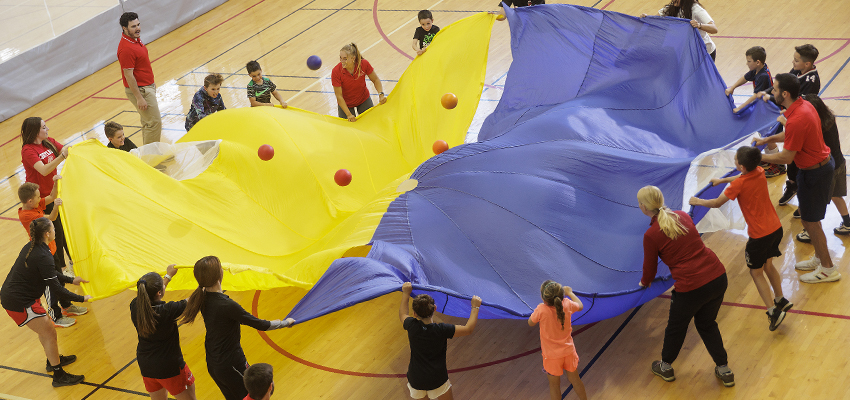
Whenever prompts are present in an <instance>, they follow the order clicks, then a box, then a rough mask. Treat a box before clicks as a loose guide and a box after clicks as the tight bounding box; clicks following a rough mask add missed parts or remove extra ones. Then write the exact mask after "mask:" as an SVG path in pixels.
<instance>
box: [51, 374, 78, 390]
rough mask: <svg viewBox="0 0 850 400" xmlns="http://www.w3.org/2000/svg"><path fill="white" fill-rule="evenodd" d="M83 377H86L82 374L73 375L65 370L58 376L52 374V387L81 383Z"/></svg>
mask: <svg viewBox="0 0 850 400" xmlns="http://www.w3.org/2000/svg"><path fill="white" fill-rule="evenodd" d="M85 379H86V377H85V376H84V375H73V374H69V373H67V372H66V373H64V374H62V375H60V376H59V377H57V376H56V374H54V375H53V387H60V386H71V385H76V384H78V383H82V382H83V381H84V380H85Z"/></svg>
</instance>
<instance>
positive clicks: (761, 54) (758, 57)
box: [744, 46, 767, 64]
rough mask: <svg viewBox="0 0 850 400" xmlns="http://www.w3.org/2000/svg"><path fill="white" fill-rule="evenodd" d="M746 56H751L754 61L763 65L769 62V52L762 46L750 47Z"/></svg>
mask: <svg viewBox="0 0 850 400" xmlns="http://www.w3.org/2000/svg"><path fill="white" fill-rule="evenodd" d="M744 55H746V56H750V58H752V59H753V61H761V63H762V64H764V63H765V62H766V61H767V52H766V51H764V47H761V46H753V47H750V48H749V49H747V53H746V54H744Z"/></svg>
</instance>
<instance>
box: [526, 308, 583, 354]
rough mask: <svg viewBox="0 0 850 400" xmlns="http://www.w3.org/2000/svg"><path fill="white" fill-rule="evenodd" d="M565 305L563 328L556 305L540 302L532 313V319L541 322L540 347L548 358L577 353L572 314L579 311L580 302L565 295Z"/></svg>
mask: <svg viewBox="0 0 850 400" xmlns="http://www.w3.org/2000/svg"><path fill="white" fill-rule="evenodd" d="M561 305H563V306H564V314H565V315H564V326H563V329H561V321H559V320H558V312H557V311H556V310H555V307H554V306H547V305H546V304H545V303H540V304H538V305H537V308H535V309H534V312H533V313H531V321H532V322H535V323H537V322H539V323H540V348H541V349H542V350H543V356H544V357H546V358H563V357H570V356H573V355H575V356H576V357H577V356H578V355H577V353H576V348H575V345H574V344H573V335H572V332H573V326H572V322H571V318H572V314H573V313H574V312H576V311H578V308H579V307H578V303H576V302H574V301H572V300H570V299H568V298H566V297H564V301H563V302H562V303H561Z"/></svg>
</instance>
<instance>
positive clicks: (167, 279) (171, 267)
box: [162, 264, 177, 294]
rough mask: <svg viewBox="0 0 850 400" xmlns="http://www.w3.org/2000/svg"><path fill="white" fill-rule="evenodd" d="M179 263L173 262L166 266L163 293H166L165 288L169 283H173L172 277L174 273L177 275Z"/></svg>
mask: <svg viewBox="0 0 850 400" xmlns="http://www.w3.org/2000/svg"><path fill="white" fill-rule="evenodd" d="M176 267H177V264H171V265H169V266H167V267H165V276H164V277H162V293H163V294H164V293H165V288H167V287H168V284H169V283H171V279H173V278H174V275H177V268H176Z"/></svg>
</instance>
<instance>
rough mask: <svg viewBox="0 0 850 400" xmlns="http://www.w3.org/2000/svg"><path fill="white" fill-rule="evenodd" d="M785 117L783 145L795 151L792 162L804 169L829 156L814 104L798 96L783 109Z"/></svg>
mask: <svg viewBox="0 0 850 400" xmlns="http://www.w3.org/2000/svg"><path fill="white" fill-rule="evenodd" d="M785 118H786V119H787V121H786V122H785V144H784V147H785V148H786V149H788V150H790V151H796V152H797V154H796V155H795V156H794V163H795V164H797V166H798V167H800V168H801V169H805V168H808V167H811V166H813V165H815V164H817V163H819V162H821V161H823V160H824V159H826V158H827V157H829V147H827V145H826V143H824V141H823V133H821V128H820V117H819V116H818V112H817V110H815V106H813V105H812V104H811V103H809V102H808V101H805V100H803V99H802V98H801V97H798V98H797V100H795V101H794V103H792V104H791V106H790V107H788V109H787V110H785Z"/></svg>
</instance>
